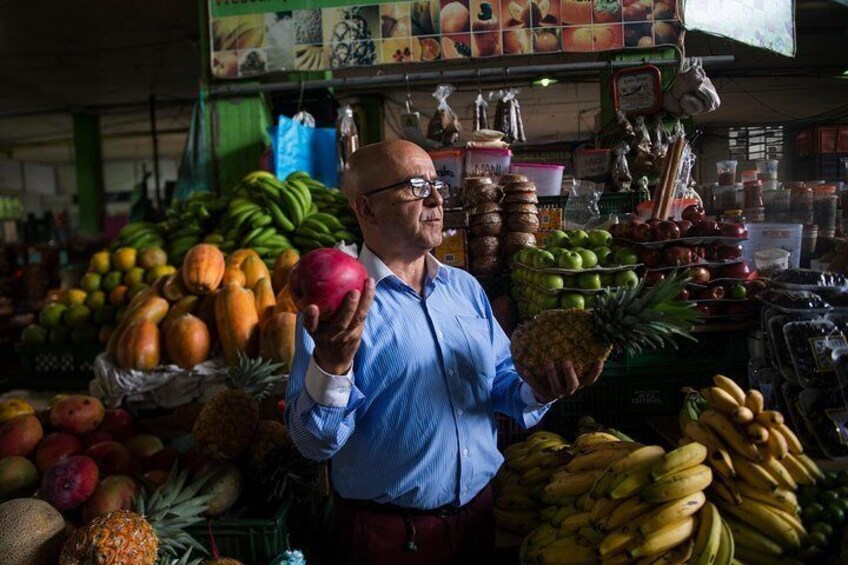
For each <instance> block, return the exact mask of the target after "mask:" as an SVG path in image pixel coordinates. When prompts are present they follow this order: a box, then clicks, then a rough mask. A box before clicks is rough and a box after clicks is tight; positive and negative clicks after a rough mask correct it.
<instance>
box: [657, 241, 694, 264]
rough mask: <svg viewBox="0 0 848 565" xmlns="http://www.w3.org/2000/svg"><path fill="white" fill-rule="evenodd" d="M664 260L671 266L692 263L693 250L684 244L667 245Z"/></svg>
mask: <svg viewBox="0 0 848 565" xmlns="http://www.w3.org/2000/svg"><path fill="white" fill-rule="evenodd" d="M663 262H664V263H665V264H666V265H668V266H669V267H674V266H679V265H690V264H691V263H692V250H691V249H689V248H688V247H683V246H682V245H673V246H671V247H667V248H666V249H665V250H663Z"/></svg>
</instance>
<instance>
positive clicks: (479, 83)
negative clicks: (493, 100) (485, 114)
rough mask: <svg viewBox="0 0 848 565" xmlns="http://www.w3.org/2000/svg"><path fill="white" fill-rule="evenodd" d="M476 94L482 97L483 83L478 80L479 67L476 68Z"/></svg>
mask: <svg viewBox="0 0 848 565" xmlns="http://www.w3.org/2000/svg"><path fill="white" fill-rule="evenodd" d="M476 70H477V94H479V95H480V96H482V95H483V81H482V80H480V67H477V69H476Z"/></svg>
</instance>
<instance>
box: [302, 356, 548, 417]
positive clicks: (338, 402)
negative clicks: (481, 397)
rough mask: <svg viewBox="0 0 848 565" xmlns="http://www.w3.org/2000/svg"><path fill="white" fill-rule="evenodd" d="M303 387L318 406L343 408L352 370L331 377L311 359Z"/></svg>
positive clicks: (351, 382) (347, 397)
mask: <svg viewBox="0 0 848 565" xmlns="http://www.w3.org/2000/svg"><path fill="white" fill-rule="evenodd" d="M305 386H306V391H307V392H308V393H309V396H311V397H312V398H313V400H315V402H317V403H318V404H320V405H322V406H332V407H334V408H344V407H345V406H347V404H348V401H349V400H350V390H351V389H352V388H353V368H352V367H351V369H350V370H349V371H348V372H347V373H346V374H344V375H331V374H330V373H327V372H325V371H324V370H323V369H322V368H321V367H319V366H318V363H316V362H315V358H314V357H313V358H312V359H311V360H310V361H309V367H308V368H307V369H306V378H305ZM531 394H532V393H531Z"/></svg>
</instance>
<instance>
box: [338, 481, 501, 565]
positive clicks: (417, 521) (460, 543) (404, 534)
mask: <svg viewBox="0 0 848 565" xmlns="http://www.w3.org/2000/svg"><path fill="white" fill-rule="evenodd" d="M335 503H336V518H335V527H336V536H337V539H338V540H339V542H341V546H342V547H341V548H340V549H341V550H342V551H341V557H340V560H339V563H345V564H346V565H398V564H402V565H418V564H422V565H424V564H426V565H441V564H446V565H447V564H454V563H456V564H467V563H486V562H491V560H492V558H493V553H494V546H495V507H494V503H493V499H492V487H491V485H489V486H487V487H486V488H484V489H483V490H482V491H480V493H479V494H478V495H477V496H476V497H475V498H474V499H473V500H471V501H469V502H468V504H466V505H465V506H461V507H459V508H441V509H437V510H432V511H420V510H405V509H402V508H399V507H397V506H392V505H385V504H377V503H373V502H360V501H356V500H345V499H343V498H340V497H338V496H336V499H335Z"/></svg>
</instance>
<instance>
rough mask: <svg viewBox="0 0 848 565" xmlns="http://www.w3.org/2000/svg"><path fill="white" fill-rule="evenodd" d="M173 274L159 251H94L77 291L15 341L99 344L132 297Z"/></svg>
mask: <svg viewBox="0 0 848 565" xmlns="http://www.w3.org/2000/svg"><path fill="white" fill-rule="evenodd" d="M176 270H177V269H176V267H174V266H173V265H171V264H169V262H168V255H167V254H166V253H165V251H164V250H162V248H161V247H144V248H142V249H140V250H136V249H135V248H132V247H121V248H118V249H116V250H115V251H114V252H112V253H111V254H110V253H109V252H108V251H100V252H97V253H95V254H94V255H92V256H91V260H90V262H89V267H88V272H87V273H86V274H85V275H84V276H83V277H82V280H81V281H80V287H81V288H72V289H70V290H68V291H66V292H65V294H64V298H63V299H62V300H61V301H58V302H53V303H50V304H47V305H46V306H45V307H44V308H43V309H42V310H41V312H39V315H38V322H37V323H36V324H32V325H31V326H29V327H27V328H25V329H24V331H23V333H22V334H21V340H22V341H23V343H25V344H27V345H44V344H50V345H62V344H68V343H71V344H75V345H77V344H83V343H97V342H98V341H99V342H100V343H101V344H103V345H105V344H106V343H107V342H108V341H109V338H110V336H111V335H112V332H113V331H114V329H115V325H116V324H118V323H119V322H120V321H121V320H122V318H123V317H124V315H125V313H126V311H127V308H128V306H129V304H130V301H131V300H132V299H133V297H135V296H136V295H138V294H140V293H141V292H143V291H145V290H147V289H149V288H151V286H152V285H154V284H155V283H156V282H157V281H158V280H159V279H160V278H162V277H165V276H169V275H173V274H174V273H175V272H176Z"/></svg>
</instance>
